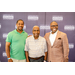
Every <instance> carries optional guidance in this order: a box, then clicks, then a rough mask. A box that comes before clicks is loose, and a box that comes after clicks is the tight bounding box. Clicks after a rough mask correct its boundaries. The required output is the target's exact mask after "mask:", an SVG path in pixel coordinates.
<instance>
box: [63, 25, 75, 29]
mask: <svg viewBox="0 0 75 75" xmlns="http://www.w3.org/2000/svg"><path fill="white" fill-rule="evenodd" d="M64 30H75V27H74V25H65V26H64Z"/></svg>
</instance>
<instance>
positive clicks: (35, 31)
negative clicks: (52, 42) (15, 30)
mask: <svg viewBox="0 0 75 75" xmlns="http://www.w3.org/2000/svg"><path fill="white" fill-rule="evenodd" d="M32 33H33V36H34V38H35V39H38V37H39V34H40V29H39V27H37V26H36V27H34V28H33V31H32Z"/></svg>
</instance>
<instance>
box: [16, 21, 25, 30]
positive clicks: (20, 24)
mask: <svg viewBox="0 0 75 75" xmlns="http://www.w3.org/2000/svg"><path fill="white" fill-rule="evenodd" d="M16 26H17V29H18V30H19V31H22V30H23V27H24V23H23V21H21V20H19V21H18V23H17V24H16Z"/></svg>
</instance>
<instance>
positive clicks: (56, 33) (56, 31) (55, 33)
mask: <svg viewBox="0 0 75 75" xmlns="http://www.w3.org/2000/svg"><path fill="white" fill-rule="evenodd" d="M57 32H58V30H57V31H56V32H55V33H54V34H57ZM50 34H52V31H51V32H50Z"/></svg>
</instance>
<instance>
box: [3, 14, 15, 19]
mask: <svg viewBox="0 0 75 75" xmlns="http://www.w3.org/2000/svg"><path fill="white" fill-rule="evenodd" d="M3 19H9V20H12V19H14V15H12V14H4V15H3Z"/></svg>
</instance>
